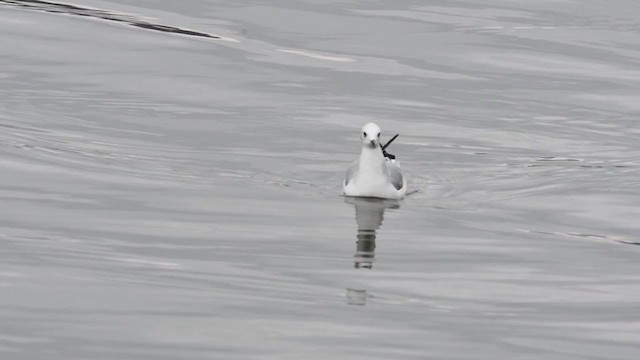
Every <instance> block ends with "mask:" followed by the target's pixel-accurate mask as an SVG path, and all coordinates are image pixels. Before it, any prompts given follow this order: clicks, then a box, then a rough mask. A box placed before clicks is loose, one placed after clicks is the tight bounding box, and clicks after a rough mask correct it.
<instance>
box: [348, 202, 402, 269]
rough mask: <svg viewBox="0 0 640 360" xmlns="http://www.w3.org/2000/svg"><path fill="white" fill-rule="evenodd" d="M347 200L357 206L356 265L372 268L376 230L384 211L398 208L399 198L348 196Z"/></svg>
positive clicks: (359, 267) (356, 266)
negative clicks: (384, 198)
mask: <svg viewBox="0 0 640 360" xmlns="http://www.w3.org/2000/svg"><path fill="white" fill-rule="evenodd" d="M345 202H346V203H348V204H352V205H353V206H354V207H355V208H356V224H357V225H358V234H357V236H356V238H357V239H358V240H357V241H356V254H355V255H354V267H355V268H356V269H371V268H372V267H373V259H374V257H375V250H376V231H377V230H378V229H379V228H380V226H381V225H382V220H383V219H384V211H385V210H386V209H397V208H399V207H400V204H399V203H398V201H397V200H383V199H374V198H354V197H347V198H345Z"/></svg>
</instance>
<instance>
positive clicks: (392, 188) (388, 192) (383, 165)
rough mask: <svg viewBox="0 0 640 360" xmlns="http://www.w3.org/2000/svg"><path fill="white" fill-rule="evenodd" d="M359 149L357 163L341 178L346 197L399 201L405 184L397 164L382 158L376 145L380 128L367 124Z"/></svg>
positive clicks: (405, 187) (392, 160) (404, 192)
mask: <svg viewBox="0 0 640 360" xmlns="http://www.w3.org/2000/svg"><path fill="white" fill-rule="evenodd" d="M360 137H361V139H362V150H361V152H360V160H358V161H356V162H354V163H353V164H352V165H351V166H350V167H349V169H347V174H346V176H345V178H344V183H343V194H344V195H346V196H357V197H374V198H382V199H402V198H403V197H404V195H405V194H406V192H407V181H406V179H405V178H404V176H403V175H402V170H401V169H400V163H399V162H398V161H397V160H395V159H390V158H387V157H385V155H384V154H383V151H382V148H381V145H380V127H379V126H378V125H376V124H374V123H368V124H366V125H365V126H363V127H362V132H361V134H360Z"/></svg>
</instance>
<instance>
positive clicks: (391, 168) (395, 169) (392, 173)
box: [384, 160, 404, 190]
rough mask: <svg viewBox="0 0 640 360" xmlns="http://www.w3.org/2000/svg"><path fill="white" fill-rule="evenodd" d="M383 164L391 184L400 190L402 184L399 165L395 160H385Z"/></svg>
mask: <svg viewBox="0 0 640 360" xmlns="http://www.w3.org/2000/svg"><path fill="white" fill-rule="evenodd" d="M384 164H385V166H386V168H387V175H388V176H389V181H390V182H391V184H393V187H395V188H396V190H400V189H401V188H402V184H403V182H404V181H403V177H402V170H401V169H400V165H398V162H397V161H391V160H389V161H385V163H384Z"/></svg>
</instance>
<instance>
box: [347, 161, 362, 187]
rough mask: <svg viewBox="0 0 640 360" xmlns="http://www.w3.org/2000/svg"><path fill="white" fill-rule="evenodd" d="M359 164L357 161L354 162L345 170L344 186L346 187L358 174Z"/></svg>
mask: <svg viewBox="0 0 640 360" xmlns="http://www.w3.org/2000/svg"><path fill="white" fill-rule="evenodd" d="M359 163H360V162H359V161H355V162H354V163H353V164H351V165H350V166H349V168H348V169H347V174H346V175H345V176H344V186H347V185H348V184H349V183H350V182H351V181H352V180H353V179H355V177H356V175H357V174H358V164H359Z"/></svg>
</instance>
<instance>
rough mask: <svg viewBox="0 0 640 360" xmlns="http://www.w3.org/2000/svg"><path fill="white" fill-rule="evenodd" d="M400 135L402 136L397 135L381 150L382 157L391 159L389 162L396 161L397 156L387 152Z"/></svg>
mask: <svg viewBox="0 0 640 360" xmlns="http://www.w3.org/2000/svg"><path fill="white" fill-rule="evenodd" d="M398 135H400V134H396V135H395V136H394V137H392V138H391V139H390V140H389V141H387V143H386V144H384V146H382V147H381V149H382V155H384V157H386V158H387V159H389V160H394V159H395V158H396V156H395V155H393V154H389V153H388V152H387V150H386V149H387V146H389V145H391V143H392V142H393V140H395V139H396V138H397V137H398Z"/></svg>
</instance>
